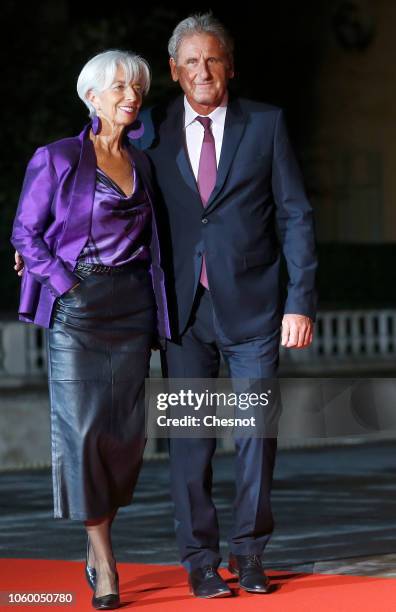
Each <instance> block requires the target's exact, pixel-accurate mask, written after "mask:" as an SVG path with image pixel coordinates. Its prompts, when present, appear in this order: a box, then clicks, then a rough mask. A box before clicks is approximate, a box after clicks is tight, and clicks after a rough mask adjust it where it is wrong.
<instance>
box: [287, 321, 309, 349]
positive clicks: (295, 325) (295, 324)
mask: <svg viewBox="0 0 396 612" xmlns="http://www.w3.org/2000/svg"><path fill="white" fill-rule="evenodd" d="M312 338H313V321H312V319H310V318H309V317H306V316H304V315H298V314H285V315H284V316H283V319H282V340H281V344H282V346H285V347H286V348H305V347H307V346H309V345H310V344H311V342H312Z"/></svg>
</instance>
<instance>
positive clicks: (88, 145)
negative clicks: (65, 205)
mask: <svg viewBox="0 0 396 612" xmlns="http://www.w3.org/2000/svg"><path fill="white" fill-rule="evenodd" d="M90 128H91V125H90V124H89V125H88V126H86V127H85V129H84V130H83V132H82V133H81V134H80V135H79V140H80V142H81V153H80V159H79V161H78V166H77V169H76V175H75V179H74V184H73V189H72V193H71V196H70V204H69V209H68V212H67V218H66V223H65V228H64V231H63V235H62V239H61V241H60V244H62V248H60V251H63V254H62V257H63V259H64V260H65V261H73V260H75V258H76V257H77V256H78V254H79V253H80V251H81V249H82V248H83V247H84V244H85V242H86V239H87V236H88V234H89V230H90V224H91V215H92V205H93V199H94V194H95V181H96V156H95V151H94V148H93V144H92V142H91V140H90V139H89V130H90Z"/></svg>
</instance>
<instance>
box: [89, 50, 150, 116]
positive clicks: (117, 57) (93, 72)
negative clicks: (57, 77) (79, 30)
mask: <svg viewBox="0 0 396 612" xmlns="http://www.w3.org/2000/svg"><path fill="white" fill-rule="evenodd" d="M120 66H121V67H122V68H123V69H124V72H125V81H126V82H127V83H129V82H130V81H137V82H138V83H140V85H141V87H142V92H143V94H147V93H148V91H149V89H150V82H151V75H150V66H149V65H148V63H147V62H146V60H145V59H143V58H142V57H140V55H136V53H130V52H128V51H119V50H118V49H114V50H110V51H104V52H103V53H99V54H98V55H95V57H93V58H92V59H90V60H89V61H88V62H87V63H86V64H85V66H84V67H83V69H82V70H81V72H80V74H79V77H78V79H77V93H78V95H79V97H80V98H81V100H82V101H83V102H84V104H85V105H86V106H87V107H88V110H89V115H90V117H94V116H95V115H96V110H95V107H94V106H93V104H92V103H91V102H90V101H89V100H88V99H87V94H88V92H89V91H95V92H101V91H104V90H105V89H107V88H108V87H110V85H111V84H112V83H113V81H114V77H115V75H116V72H117V68H119V67H120Z"/></svg>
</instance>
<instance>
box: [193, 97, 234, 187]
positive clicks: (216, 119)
mask: <svg viewBox="0 0 396 612" xmlns="http://www.w3.org/2000/svg"><path fill="white" fill-rule="evenodd" d="M227 103H228V95H227V94H226V95H225V96H224V98H223V101H222V103H221V104H220V106H218V107H217V108H215V110H214V111H212V112H211V113H210V115H205V117H210V118H211V119H212V125H211V127H212V134H213V137H214V140H215V147H216V162H217V167H218V166H219V159H220V153H221V145H222V143H223V135H224V123H225V117H226V113H227ZM198 114H199V113H197V112H196V111H195V110H194V109H193V108H192V107H191V105H190V104H189V102H188V101H187V98H186V97H185V96H184V130H185V133H186V144H187V151H188V156H189V158H190V163H191V167H192V170H193V172H194V176H195V179H196V180H197V178H198V167H199V158H200V155H201V148H202V143H203V138H204V132H205V130H204V127H203V125H202V124H201V123H199V121H197V120H196V119H195V118H196V116H197V115H198Z"/></svg>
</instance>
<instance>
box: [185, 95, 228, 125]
mask: <svg viewBox="0 0 396 612" xmlns="http://www.w3.org/2000/svg"><path fill="white" fill-rule="evenodd" d="M227 104H228V93H227V92H226V93H225V94H224V98H223V99H222V101H221V104H220V106H218V107H217V108H215V109H214V111H212V112H211V113H210V114H209V115H206V116H207V117H210V118H211V119H212V122H213V123H219V124H220V125H224V121H225V116H226V112H227ZM197 115H198V113H197V112H196V111H195V110H194V109H193V108H192V106H191V104H190V103H189V102H188V100H187V98H186V96H184V127H185V128H186V127H188V126H189V125H191V123H193V122H194V121H195V117H196V116H197Z"/></svg>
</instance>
